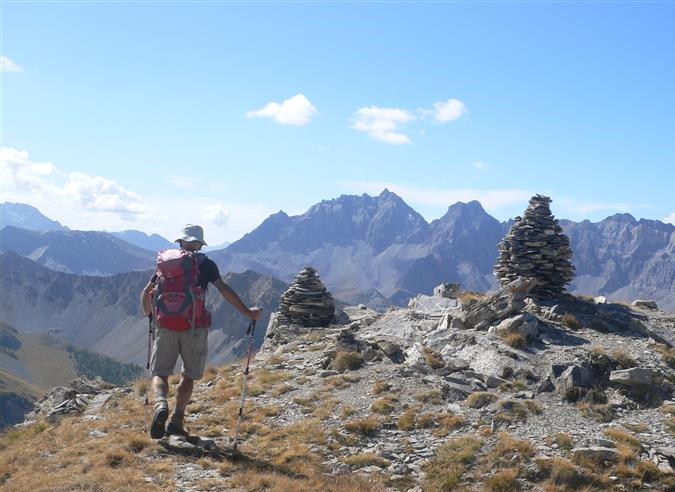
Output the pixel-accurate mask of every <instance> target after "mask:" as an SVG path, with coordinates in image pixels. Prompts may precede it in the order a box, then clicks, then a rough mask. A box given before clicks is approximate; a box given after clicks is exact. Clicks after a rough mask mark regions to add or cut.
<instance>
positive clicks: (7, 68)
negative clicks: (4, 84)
mask: <svg viewBox="0 0 675 492" xmlns="http://www.w3.org/2000/svg"><path fill="white" fill-rule="evenodd" d="M0 72H23V69H22V68H21V67H20V66H19V65H18V64H17V63H16V62H15V61H14V60H12V59H11V58H10V57H8V56H5V55H0Z"/></svg>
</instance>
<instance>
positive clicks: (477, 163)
mask: <svg viewBox="0 0 675 492" xmlns="http://www.w3.org/2000/svg"><path fill="white" fill-rule="evenodd" d="M471 165H472V166H473V167H474V168H475V169H478V170H479V171H483V170H485V169H487V168H488V167H490V166H489V165H488V164H486V163H484V162H483V161H473V162H472V163H471Z"/></svg>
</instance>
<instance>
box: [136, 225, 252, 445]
mask: <svg viewBox="0 0 675 492" xmlns="http://www.w3.org/2000/svg"><path fill="white" fill-rule="evenodd" d="M176 242H177V243H178V244H179V246H180V249H169V250H165V251H160V252H159V254H158V255H157V270H156V272H155V274H154V275H153V276H152V278H151V279H150V281H149V282H148V284H147V285H146V286H145V288H144V289H143V293H142V294H141V305H142V309H143V312H144V313H145V315H146V316H150V315H152V318H151V320H152V321H151V322H152V323H153V325H154V328H155V343H154V346H153V349H152V358H151V361H150V370H151V371H152V376H153V378H152V387H153V391H154V393H155V412H154V414H153V417H152V425H151V426H150V436H151V437H152V438H154V439H159V438H161V437H162V436H164V434H165V433H166V434H179V435H187V432H186V431H185V428H184V426H183V419H184V416H185V407H186V406H187V404H188V403H189V401H190V396H191V395H192V387H193V384H194V381H196V380H198V379H200V378H201V377H202V375H203V374H204V369H205V367H206V358H207V353H208V348H207V337H208V328H209V326H211V314H210V313H209V312H208V311H207V310H206V307H205V305H204V297H205V294H206V289H207V287H208V284H209V283H211V284H213V285H214V287H215V288H216V289H218V291H220V293H221V294H222V296H223V297H224V298H225V300H227V301H228V302H229V303H230V304H232V305H233V306H234V307H235V308H236V309H237V310H238V311H239V312H240V313H241V314H243V315H244V316H248V317H249V318H251V319H252V320H257V319H260V317H261V316H262V309H261V308H258V307H253V308H251V309H249V308H247V307H246V305H245V304H244V303H243V302H242V300H241V299H240V298H239V296H238V295H237V293H236V292H235V291H234V290H232V288H231V287H230V286H229V285H227V284H226V283H225V282H223V279H222V278H221V277H220V272H219V271H218V266H217V265H216V264H215V262H213V260H210V259H208V258H207V257H206V255H205V254H203V253H200V252H199V250H200V249H201V248H202V246H206V242H204V231H203V229H202V228H201V227H200V226H198V225H192V224H188V225H186V226H185V227H184V228H183V230H182V232H181V235H180V237H179V238H178V239H176ZM179 355H180V357H181V359H182V361H183V367H182V369H181V381H180V384H179V385H178V391H177V392H176V407H175V409H174V411H173V414H172V416H171V420H170V421H169V424H168V425H166V429H165V428H164V426H165V424H166V421H167V419H168V416H169V404H168V402H167V394H168V391H169V382H168V377H169V375H170V374H173V370H174V367H175V365H176V360H177V359H178V356H179Z"/></svg>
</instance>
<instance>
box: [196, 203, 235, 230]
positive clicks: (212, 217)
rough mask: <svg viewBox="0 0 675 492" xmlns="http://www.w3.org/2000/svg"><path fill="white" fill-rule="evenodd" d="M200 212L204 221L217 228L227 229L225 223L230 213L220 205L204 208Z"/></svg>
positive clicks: (228, 219)
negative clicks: (204, 218)
mask: <svg viewBox="0 0 675 492" xmlns="http://www.w3.org/2000/svg"><path fill="white" fill-rule="evenodd" d="M202 212H203V213H204V216H205V217H206V220H208V221H209V222H211V223H213V224H215V225H217V226H219V227H227V223H228V222H229V221H230V211H229V210H227V209H226V208H225V207H224V206H222V205H209V206H208V207H204V208H203V209H202Z"/></svg>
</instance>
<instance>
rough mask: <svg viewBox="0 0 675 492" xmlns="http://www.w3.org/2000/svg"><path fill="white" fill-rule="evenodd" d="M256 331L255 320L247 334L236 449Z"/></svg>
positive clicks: (249, 326) (235, 448)
mask: <svg viewBox="0 0 675 492" xmlns="http://www.w3.org/2000/svg"><path fill="white" fill-rule="evenodd" d="M254 332H255V320H253V321H251V324H249V325H248V329H247V330H246V334H247V335H248V355H247V357H246V370H245V371H244V387H243V388H242V389H241V400H240V401H239V415H238V416H237V430H236V431H235V434H234V450H235V451H236V450H237V444H239V424H241V416H242V415H243V414H244V399H245V398H246V379H247V377H248V370H249V367H250V366H251V353H252V352H253V333H254Z"/></svg>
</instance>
